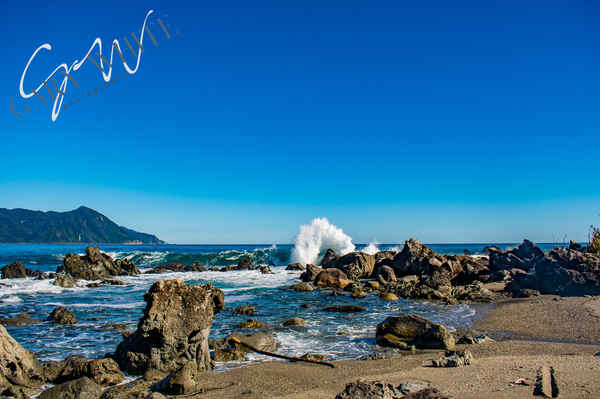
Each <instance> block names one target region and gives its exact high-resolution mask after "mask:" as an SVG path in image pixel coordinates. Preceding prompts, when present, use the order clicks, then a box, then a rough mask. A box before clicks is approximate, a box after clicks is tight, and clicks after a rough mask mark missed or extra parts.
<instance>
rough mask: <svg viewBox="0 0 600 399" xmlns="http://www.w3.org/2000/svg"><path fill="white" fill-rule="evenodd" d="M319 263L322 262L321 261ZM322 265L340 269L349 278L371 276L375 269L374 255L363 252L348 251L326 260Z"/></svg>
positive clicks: (356, 278) (355, 278)
mask: <svg viewBox="0 0 600 399" xmlns="http://www.w3.org/2000/svg"><path fill="white" fill-rule="evenodd" d="M321 264H323V262H322V261H321ZM324 267H327V268H335V269H340V270H342V271H343V272H344V273H346V275H347V276H348V277H349V278H350V279H351V280H358V279H360V278H368V277H371V275H372V274H373V270H374V269H375V255H371V254H367V253H364V252H350V253H348V254H346V255H344V256H340V257H339V258H337V259H335V260H331V261H329V262H327V265H326V266H324Z"/></svg>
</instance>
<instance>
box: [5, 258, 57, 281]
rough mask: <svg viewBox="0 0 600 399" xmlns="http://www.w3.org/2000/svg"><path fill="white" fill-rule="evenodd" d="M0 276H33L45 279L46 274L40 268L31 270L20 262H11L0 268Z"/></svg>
mask: <svg viewBox="0 0 600 399" xmlns="http://www.w3.org/2000/svg"><path fill="white" fill-rule="evenodd" d="M0 273H1V277H2V278H3V279H4V278H25V277H35V278H38V279H47V278H48V275H47V274H46V273H44V272H42V271H40V270H32V269H28V268H26V267H25V266H23V263H21V262H18V261H17V262H13V263H11V264H10V265H7V266H4V267H3V268H2V269H0Z"/></svg>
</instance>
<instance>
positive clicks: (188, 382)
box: [156, 362, 204, 395]
mask: <svg viewBox="0 0 600 399" xmlns="http://www.w3.org/2000/svg"><path fill="white" fill-rule="evenodd" d="M202 371H204V370H202V369H200V368H198V364H197V363H196V362H187V363H186V364H184V365H183V366H182V367H181V368H179V369H178V370H176V371H174V372H173V373H171V375H169V376H168V377H167V378H166V379H164V380H163V381H161V382H160V383H159V384H158V385H157V387H156V388H157V390H159V391H160V392H162V393H166V394H169V395H189V394H192V393H195V392H197V391H198V390H197V388H196V387H197V386H198V383H199V380H200V378H199V377H200V374H201V372H202Z"/></svg>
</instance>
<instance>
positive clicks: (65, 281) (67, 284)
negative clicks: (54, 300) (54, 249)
mask: <svg viewBox="0 0 600 399" xmlns="http://www.w3.org/2000/svg"><path fill="white" fill-rule="evenodd" d="M54 285H57V286H59V287H63V288H73V287H75V286H76V285H77V280H75V279H74V278H73V276H71V275H70V274H68V273H58V274H57V275H56V279H55V280H54Z"/></svg>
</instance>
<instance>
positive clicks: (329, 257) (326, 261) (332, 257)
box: [320, 248, 339, 268]
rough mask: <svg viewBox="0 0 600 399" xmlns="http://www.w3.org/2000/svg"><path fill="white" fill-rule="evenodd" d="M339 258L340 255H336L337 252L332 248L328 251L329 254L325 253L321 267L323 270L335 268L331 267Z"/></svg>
mask: <svg viewBox="0 0 600 399" xmlns="http://www.w3.org/2000/svg"><path fill="white" fill-rule="evenodd" d="M338 258H339V256H338V254H336V253H335V251H334V250H333V249H331V248H329V249H328V250H327V252H325V255H324V256H323V259H321V263H320V265H321V266H322V267H323V268H328V267H333V266H330V265H333V263H334V262H335V261H336V260H337V259H338Z"/></svg>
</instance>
